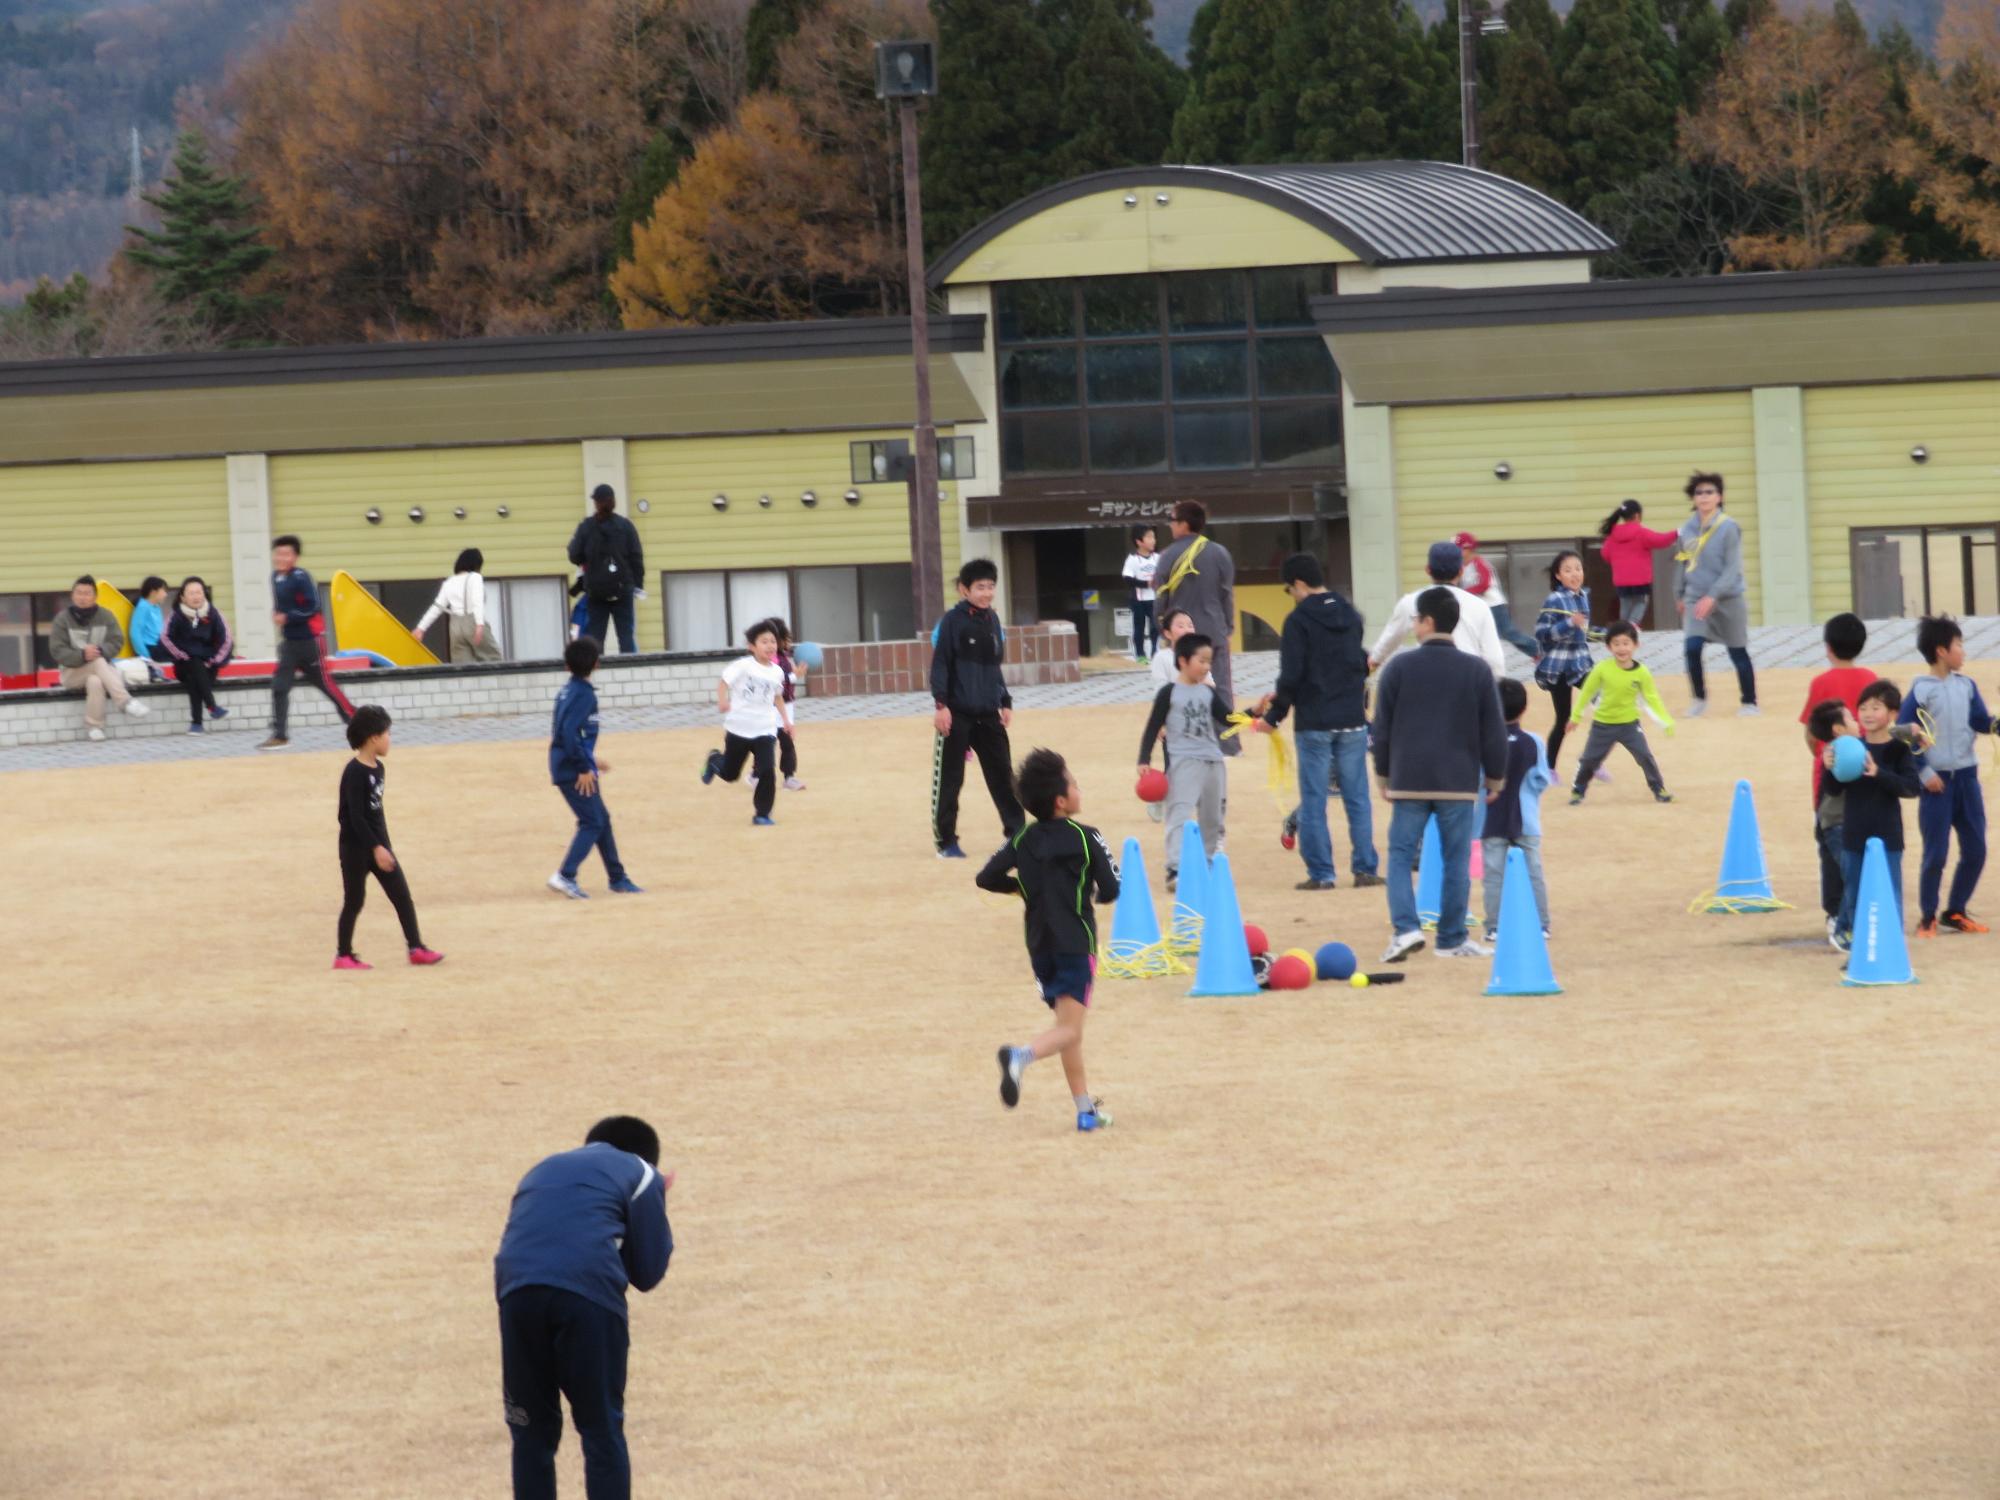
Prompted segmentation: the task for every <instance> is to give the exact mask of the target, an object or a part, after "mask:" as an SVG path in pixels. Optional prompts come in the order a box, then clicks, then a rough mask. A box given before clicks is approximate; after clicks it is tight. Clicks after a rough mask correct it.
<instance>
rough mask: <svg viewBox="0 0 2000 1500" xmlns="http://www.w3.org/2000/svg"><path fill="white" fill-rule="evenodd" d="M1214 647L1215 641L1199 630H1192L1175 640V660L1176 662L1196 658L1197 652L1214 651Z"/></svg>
mask: <svg viewBox="0 0 2000 1500" xmlns="http://www.w3.org/2000/svg"><path fill="white" fill-rule="evenodd" d="M1214 649H1215V642H1214V641H1212V640H1210V639H1209V638H1208V637H1207V636H1205V635H1203V634H1202V633H1201V632H1200V631H1199V630H1190V631H1189V632H1188V633H1187V634H1186V635H1184V636H1182V637H1181V638H1180V639H1179V640H1177V641H1175V642H1174V660H1175V661H1176V662H1183V661H1191V660H1193V658H1194V654H1195V652H1197V651H1201V650H1209V651H1213V650H1214Z"/></svg>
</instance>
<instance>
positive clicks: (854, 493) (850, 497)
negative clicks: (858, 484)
mask: <svg viewBox="0 0 2000 1500" xmlns="http://www.w3.org/2000/svg"><path fill="white" fill-rule="evenodd" d="M840 498H841V499H843V500H845V501H846V502H847V503H848V504H849V505H859V504H860V503H861V491H859V490H849V491H848V492H847V493H846V494H844V495H842V496H841V497H840Z"/></svg>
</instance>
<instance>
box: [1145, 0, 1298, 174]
mask: <svg viewBox="0 0 2000 1500" xmlns="http://www.w3.org/2000/svg"><path fill="white" fill-rule="evenodd" d="M1289 9H1290V7H1289V5H1288V4H1287V3H1286V0H1205V3H1204V4H1203V5H1202V7H1201V9H1200V10H1198V11H1196V12H1195V18H1194V28H1193V30H1192V31H1191V32H1190V33H1189V36H1188V83H1187V92H1186V94H1185V95H1184V96H1183V97H1182V99H1181V107H1180V110H1179V112H1178V113H1177V114H1176V115H1175V116H1174V137H1173V147H1172V151H1173V156H1174V159H1175V160H1176V161H1186V162H1199V163H1204V164H1207V165H1211V166H1226V165H1232V164H1235V165H1251V164H1257V163H1263V162H1274V161H1283V160H1285V159H1286V158H1287V157H1288V156H1290V155H1291V144H1292V131H1291V116H1292V98H1293V93H1294V84H1293V82H1292V80H1289V79H1287V78H1286V77H1285V76H1283V75H1284V72H1285V70H1284V69H1283V68H1281V66H1280V64H1279V61H1278V59H1279V57H1280V56H1281V55H1282V54H1280V52H1279V50H1278V47H1279V37H1280V34H1281V33H1282V32H1283V30H1284V28H1285V20H1286V16H1287V14H1288V11H1289Z"/></svg>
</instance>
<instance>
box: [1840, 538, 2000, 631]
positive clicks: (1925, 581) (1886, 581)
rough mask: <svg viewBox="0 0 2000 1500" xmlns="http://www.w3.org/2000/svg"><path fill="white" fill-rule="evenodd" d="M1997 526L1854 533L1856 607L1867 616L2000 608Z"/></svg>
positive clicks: (1983, 612) (1990, 611) (1967, 612)
mask: <svg viewBox="0 0 2000 1500" xmlns="http://www.w3.org/2000/svg"><path fill="white" fill-rule="evenodd" d="M1996 531H2000V528H1995V527H1992V526H1900V527H1896V528H1894V529H1883V530H1875V529H1869V530H1865V531H1863V530H1857V531H1855V532H1853V533H1852V534H1851V536H1852V544H1853V564H1854V611H1855V613H1856V614H1858V615H1860V616H1861V617H1862V618H1863V619H1867V620H1885V619H1896V618H1899V617H1903V616H1913V615H1934V614H1952V615H1990V614H1993V613H1994V612H1995V611H1996V609H2000V546H1996V541H1995V537H1996Z"/></svg>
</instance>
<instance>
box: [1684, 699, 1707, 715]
mask: <svg viewBox="0 0 2000 1500" xmlns="http://www.w3.org/2000/svg"><path fill="white" fill-rule="evenodd" d="M1707 712H1708V700H1707V699H1706V698H1697V699H1695V700H1694V701H1693V702H1692V703H1690V704H1689V705H1688V706H1687V712H1686V713H1684V714H1682V715H1681V717H1682V718H1684V719H1699V718H1700V717H1701V716H1702V715H1703V714H1705V713H1707Z"/></svg>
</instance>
